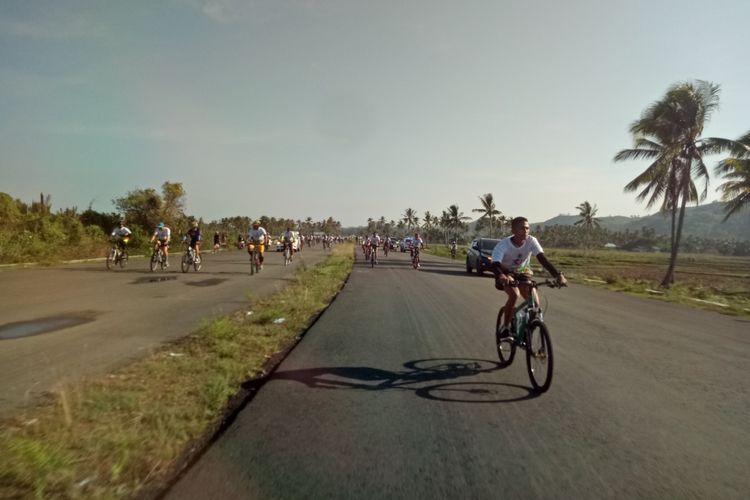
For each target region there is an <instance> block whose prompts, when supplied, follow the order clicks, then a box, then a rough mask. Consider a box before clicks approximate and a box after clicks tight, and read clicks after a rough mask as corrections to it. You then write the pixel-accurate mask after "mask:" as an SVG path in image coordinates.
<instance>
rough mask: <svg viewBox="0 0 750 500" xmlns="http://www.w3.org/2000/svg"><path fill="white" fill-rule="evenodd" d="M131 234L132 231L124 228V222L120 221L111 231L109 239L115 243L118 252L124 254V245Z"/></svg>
mask: <svg viewBox="0 0 750 500" xmlns="http://www.w3.org/2000/svg"><path fill="white" fill-rule="evenodd" d="M131 234H133V233H132V231H130V229H128V228H127V227H125V221H124V220H120V223H119V226H118V227H116V228H115V229H114V230H113V231H112V234H111V235H110V238H111V239H112V241H114V242H115V243H117V248H119V249H120V251H123V252H124V251H125V245H126V244H127V242H128V238H130V235H131Z"/></svg>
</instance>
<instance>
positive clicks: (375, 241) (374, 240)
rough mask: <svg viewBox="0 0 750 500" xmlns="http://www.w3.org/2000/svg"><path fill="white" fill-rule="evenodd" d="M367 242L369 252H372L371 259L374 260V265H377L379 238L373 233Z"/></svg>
mask: <svg viewBox="0 0 750 500" xmlns="http://www.w3.org/2000/svg"><path fill="white" fill-rule="evenodd" d="M367 242H368V244H369V245H370V251H371V252H373V255H372V257H373V258H374V259H375V263H376V264H377V263H378V247H379V246H380V236H378V233H377V232H373V233H372V236H370V237H369V238H367Z"/></svg>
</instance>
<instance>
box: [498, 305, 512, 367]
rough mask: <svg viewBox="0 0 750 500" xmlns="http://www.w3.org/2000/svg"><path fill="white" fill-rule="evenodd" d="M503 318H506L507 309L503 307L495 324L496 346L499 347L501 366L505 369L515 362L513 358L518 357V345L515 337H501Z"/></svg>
mask: <svg viewBox="0 0 750 500" xmlns="http://www.w3.org/2000/svg"><path fill="white" fill-rule="evenodd" d="M503 316H505V307H501V308H500V311H498V313H497V321H496V322H495V346H496V347H497V356H498V358H500V365H501V366H503V367H505V366H508V365H510V364H511V363H512V362H513V358H515V357H516V343H515V342H514V340H513V335H512V334H511V335H509V336H508V337H503V338H501V337H500V327H501V326H502V325H503Z"/></svg>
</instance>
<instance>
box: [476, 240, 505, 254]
mask: <svg viewBox="0 0 750 500" xmlns="http://www.w3.org/2000/svg"><path fill="white" fill-rule="evenodd" d="M498 241H500V240H482V242H481V245H480V246H481V249H482V251H484V252H491V251H492V250H493V249H494V248H495V245H497V242H498Z"/></svg>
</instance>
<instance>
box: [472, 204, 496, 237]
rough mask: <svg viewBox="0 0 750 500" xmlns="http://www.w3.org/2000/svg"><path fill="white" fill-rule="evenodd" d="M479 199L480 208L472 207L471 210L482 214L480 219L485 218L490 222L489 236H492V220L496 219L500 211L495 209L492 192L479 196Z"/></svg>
mask: <svg viewBox="0 0 750 500" xmlns="http://www.w3.org/2000/svg"><path fill="white" fill-rule="evenodd" d="M479 201H480V202H481V203H482V206H481V207H480V208H474V209H472V210H471V211H472V212H480V213H481V214H482V215H481V217H480V219H487V220H488V221H489V222H490V238H493V237H494V234H493V231H492V222H493V221H495V220H497V216H498V215H500V214H501V212H500V210H497V207H496V206H495V200H494V199H493V197H492V193H487V194H485V195H484V196H480V197H479Z"/></svg>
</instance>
